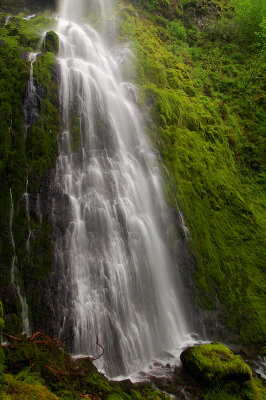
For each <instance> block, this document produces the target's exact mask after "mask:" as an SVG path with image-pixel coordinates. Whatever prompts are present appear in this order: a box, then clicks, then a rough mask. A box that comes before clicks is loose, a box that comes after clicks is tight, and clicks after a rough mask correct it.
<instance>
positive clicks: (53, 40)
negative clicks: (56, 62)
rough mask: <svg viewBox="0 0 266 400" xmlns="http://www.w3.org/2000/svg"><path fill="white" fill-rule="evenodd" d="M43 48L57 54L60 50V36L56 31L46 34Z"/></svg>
mask: <svg viewBox="0 0 266 400" xmlns="http://www.w3.org/2000/svg"><path fill="white" fill-rule="evenodd" d="M43 50H44V51H49V52H51V53H54V54H57V53H58V51H59V38H58V36H57V34H56V33H55V32H54V31H49V32H47V33H46V35H45V40H44V43H43Z"/></svg>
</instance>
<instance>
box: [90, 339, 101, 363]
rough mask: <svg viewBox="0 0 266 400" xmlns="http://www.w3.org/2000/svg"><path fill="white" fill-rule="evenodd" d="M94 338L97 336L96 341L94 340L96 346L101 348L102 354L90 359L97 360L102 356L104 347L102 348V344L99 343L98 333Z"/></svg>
mask: <svg viewBox="0 0 266 400" xmlns="http://www.w3.org/2000/svg"><path fill="white" fill-rule="evenodd" d="M96 338H97V342H96V344H97V346H99V347H100V348H101V349H102V351H103V352H102V354H100V355H99V356H98V357H93V358H92V359H91V360H92V361H95V360H98V359H99V358H101V357H102V356H103V354H104V348H103V346H102V345H101V344H100V343H99V338H98V335H96Z"/></svg>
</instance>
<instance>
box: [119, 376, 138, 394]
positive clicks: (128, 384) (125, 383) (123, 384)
mask: <svg viewBox="0 0 266 400" xmlns="http://www.w3.org/2000/svg"><path fill="white" fill-rule="evenodd" d="M119 384H120V386H121V388H122V389H123V391H124V392H126V393H130V391H131V390H132V389H133V388H134V384H133V383H132V382H131V380H130V379H125V380H123V381H120V382H119Z"/></svg>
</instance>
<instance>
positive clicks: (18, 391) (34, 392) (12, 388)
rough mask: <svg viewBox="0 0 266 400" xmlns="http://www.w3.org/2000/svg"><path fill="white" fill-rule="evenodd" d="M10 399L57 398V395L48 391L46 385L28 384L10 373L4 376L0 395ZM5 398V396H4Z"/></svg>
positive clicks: (53, 399)
mask: <svg viewBox="0 0 266 400" xmlns="http://www.w3.org/2000/svg"><path fill="white" fill-rule="evenodd" d="M7 393H8V397H7V398H10V399H11V400H13V399H14V400H15V399H16V400H26V399H29V400H32V399H38V400H57V399H58V397H57V396H55V395H54V394H53V393H51V392H50V390H49V389H47V387H45V386H43V385H40V384H28V383H24V382H20V381H18V380H16V379H15V378H14V377H13V376H12V375H6V376H5V383H4V386H3V389H2V393H1V392H0V395H1V396H3V397H4V396H6V395H7ZM4 398H5V397H4Z"/></svg>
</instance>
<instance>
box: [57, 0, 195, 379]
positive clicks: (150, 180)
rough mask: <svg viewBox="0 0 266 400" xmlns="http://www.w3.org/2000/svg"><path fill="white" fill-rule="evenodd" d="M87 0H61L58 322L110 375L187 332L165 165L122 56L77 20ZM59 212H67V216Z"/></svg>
mask: <svg viewBox="0 0 266 400" xmlns="http://www.w3.org/2000/svg"><path fill="white" fill-rule="evenodd" d="M83 3H84V2H83V0H79V1H77V0H62V1H61V2H60V5H61V9H60V17H59V18H58V26H57V29H56V31H57V34H58V36H59V39H60V50H59V55H58V62H59V65H60V71H61V74H60V75H61V78H60V102H61V109H62V121H61V133H60V135H59V147H60V155H59V158H58V161H57V176H56V184H57V186H58V191H59V192H61V193H62V194H63V196H64V198H67V199H68V200H67V204H68V212H66V211H65V208H64V211H62V209H61V206H62V204H60V202H59V201H57V199H54V205H53V220H54V232H56V236H57V238H56V239H55V242H54V248H55V268H56V269H57V271H59V273H60V277H61V280H60V282H59V285H58V298H60V301H61V303H62V313H61V312H60V316H59V319H60V324H61V331H60V336H61V337H64V336H66V335H67V334H69V333H70V332H71V333H72V332H73V334H74V338H73V348H72V351H73V353H74V354H90V355H97V354H98V353H99V348H97V345H96V336H97V335H98V336H99V342H100V343H101V344H102V345H103V346H104V348H105V353H104V357H102V358H101V359H100V360H99V364H98V366H100V367H101V368H102V369H103V370H104V371H105V372H106V373H107V374H108V375H109V376H117V375H119V374H129V373H131V372H134V371H137V370H139V369H140V368H143V366H144V365H145V364H146V363H148V362H149V361H150V360H151V359H152V358H153V357H155V356H156V355H158V354H159V353H160V352H162V351H163V350H170V349H172V348H174V347H176V346H179V345H180V344H181V343H182V341H183V338H184V336H185V334H186V333H187V332H188V329H189V328H188V326H187V322H186V318H185V316H184V314H183V311H182V305H181V299H180V295H178V289H177V287H178V286H180V283H178V282H177V280H176V275H177V273H176V268H177V266H176V265H175V262H174V261H173V259H172V255H171V252H170V250H169V244H168V234H167V232H168V229H169V225H170V224H171V215H170V212H169V210H168V207H167V205H166V202H165V200H164V195H163V190H162V182H161V176H160V170H159V167H158V165H157V161H156V158H155V155H154V154H153V151H152V148H151V147H150V145H149V144H148V141H147V138H146V137H145V135H144V133H143V130H142V127H141V118H140V115H139V113H138V110H137V107H136V105H135V103H134V101H133V98H132V85H129V84H126V83H125V82H123V77H122V76H121V73H120V67H119V62H118V61H117V60H116V59H115V58H114V57H113V56H112V54H111V51H109V49H108V48H107V46H106V45H105V44H104V41H103V39H102V38H101V36H100V34H99V33H98V32H97V31H96V30H94V29H93V28H92V27H91V26H89V25H86V24H81V23H78V22H77V21H78V19H79V17H80V16H81V15H82V13H83ZM100 3H101V8H103V0H102V1H101V2H100ZM62 213H64V215H63V217H62Z"/></svg>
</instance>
